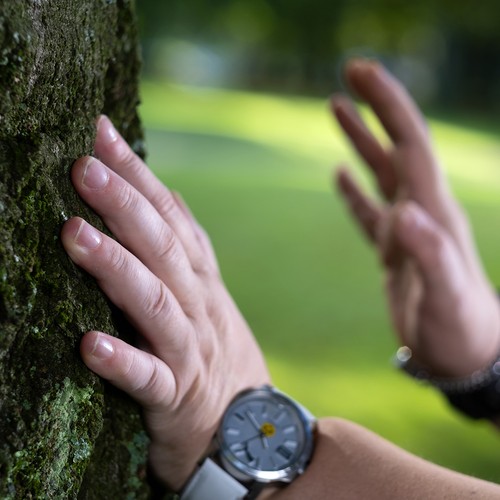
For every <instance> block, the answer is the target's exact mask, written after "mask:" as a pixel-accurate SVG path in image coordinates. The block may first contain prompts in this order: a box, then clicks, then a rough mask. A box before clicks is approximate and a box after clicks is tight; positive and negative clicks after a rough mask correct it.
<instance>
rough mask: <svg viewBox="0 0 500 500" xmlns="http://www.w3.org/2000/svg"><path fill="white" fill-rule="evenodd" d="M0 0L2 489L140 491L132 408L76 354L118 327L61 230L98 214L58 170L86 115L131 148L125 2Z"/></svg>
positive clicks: (129, 19)
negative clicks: (87, 340)
mask: <svg viewBox="0 0 500 500" xmlns="http://www.w3.org/2000/svg"><path fill="white" fill-rule="evenodd" d="M0 6H1V8H0V498H23V499H29V498H145V497H146V496H147V495H148V487H147V485H146V481H145V455H146V447H147V438H146V437H145V434H144V431H143V427H142V423H141V418H140V413H139V410H138V408H137V407H136V405H134V404H133V403H132V402H131V401H130V400H128V399H127V398H125V397H124V396H123V394H121V393H119V392H118V391H116V390H114V389H113V388H111V387H109V386H107V385H104V384H103V383H102V382H101V381H100V380H99V379H98V378H97V377H95V376H94V375H93V374H91V373H90V372H89V371H88V370H87V369H86V367H85V366H84V365H83V364H82V362H81V360H80V357H79V354H78V345H79V340H80V338H81V336H82V334H83V333H84V332H86V331H87V330H89V329H99V330H104V331H107V332H109V333H112V334H115V335H118V332H119V334H120V335H121V336H124V337H125V338H127V335H130V328H129V327H128V326H127V325H126V323H125V322H123V319H122V318H121V316H120V314H119V313H117V312H116V311H115V310H114V309H113V308H111V307H110V305H109V304H108V302H107V300H106V299H105V297H103V295H102V294H101V293H100V292H99V290H98V289H97V287H96V285H95V283H94V282H93V280H92V279H90V278H89V277H88V276H86V275H85V274H84V273H82V272H81V271H80V270H78V269H77V268H75V266H74V265H73V264H72V263H71V262H70V261H69V260H68V258H67V256H66V255H65V253H64V251H63V249H62V247H61V245H60V242H59V232H60V229H61V225H62V223H63V222H64V221H65V220H66V219H67V218H68V217H70V216H72V215H81V216H84V217H85V218H87V219H88V220H90V221H91V222H93V223H95V224H97V225H98V224H99V221H98V220H97V218H96V217H95V216H94V215H93V214H92V213H90V211H89V210H88V208H87V207H85V206H84V205H83V204H82V202H81V201H80V200H79V199H78V197H77V196H76V195H75V193H74V191H73V188H72V187H71V184H70V180H69V170H70V168H71V165H72V163H73V162H74V161H75V160H76V159H77V158H78V157H80V156H83V155H85V154H90V153H92V144H93V140H94V134H95V130H94V129H95V127H94V123H95V118H96V117H97V116H98V115H99V114H100V113H102V112H105V113H107V114H108V115H109V116H110V117H111V118H112V119H113V121H114V122H115V123H116V124H117V126H118V128H120V129H121V131H122V133H123V134H124V136H125V137H126V138H127V140H128V141H129V143H130V144H132V145H133V146H134V148H135V149H136V150H137V151H138V152H139V153H143V139H142V137H143V136H142V132H141V127H140V122H139V119H138V116H137V104H138V102H139V99H138V72H139V58H138V55H137V32H136V26H135V17H134V6H133V2H131V1H129V0H61V1H57V2H55V1H41V0H0ZM127 331H128V333H127Z"/></svg>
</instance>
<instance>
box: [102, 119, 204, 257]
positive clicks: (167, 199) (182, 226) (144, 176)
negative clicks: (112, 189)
mask: <svg viewBox="0 0 500 500" xmlns="http://www.w3.org/2000/svg"><path fill="white" fill-rule="evenodd" d="M94 149H95V153H96V156H97V157H98V158H99V159H100V160H101V161H102V162H103V163H104V164H105V165H107V166H108V167H109V168H110V169H112V170H113V171H114V172H116V173H117V174H118V175H119V176H120V177H122V178H123V179H125V180H126V181H127V182H128V183H130V184H131V185H132V186H134V187H135V189H137V190H138V191H139V192H140V193H141V194H142V195H143V196H144V197H145V198H146V199H147V200H148V201H149V202H150V203H151V204H152V205H153V207H155V209H156V210H157V211H158V213H159V214H160V215H161V217H163V218H164V219H165V221H167V223H168V224H169V226H170V227H171V228H172V229H173V231H174V232H175V234H176V235H177V237H178V238H179V240H180V242H181V243H182V245H183V246H184V248H185V251H186V254H187V255H188V258H189V260H190V261H191V262H192V263H193V265H194V266H196V265H197V264H198V263H199V261H200V259H203V253H202V251H201V249H200V248H199V246H198V240H197V238H196V236H195V234H194V233H193V231H192V227H191V225H190V224H186V220H185V217H184V214H183V213H182V211H181V210H180V209H179V206H178V204H177V203H176V202H175V200H174V198H173V196H172V193H171V192H170V190H169V189H168V188H167V187H166V186H165V185H164V184H163V183H162V182H160V180H159V179H158V178H157V177H156V176H155V175H154V174H153V172H151V170H150V169H149V168H148V167H147V166H146V164H145V163H144V162H143V161H142V160H141V158H139V157H138V156H137V155H136V154H135V153H134V152H133V151H132V149H131V148H130V146H129V145H128V144H127V142H126V141H125V140H124V139H123V138H122V137H121V135H120V134H119V133H118V131H117V130H116V129H115V127H114V126H113V124H112V123H111V120H110V119H109V118H108V117H107V116H104V115H102V116H100V117H99V119H98V121H97V135H96V140H95V145H94Z"/></svg>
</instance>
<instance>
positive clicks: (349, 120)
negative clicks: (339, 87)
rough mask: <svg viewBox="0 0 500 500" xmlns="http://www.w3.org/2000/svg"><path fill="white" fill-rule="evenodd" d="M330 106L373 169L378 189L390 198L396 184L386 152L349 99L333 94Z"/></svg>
mask: <svg viewBox="0 0 500 500" xmlns="http://www.w3.org/2000/svg"><path fill="white" fill-rule="evenodd" d="M331 107H332V111H333V113H334V114H335V116H336V118H337V120H338V122H339V124H340V126H341V127H342V129H343V130H344V132H345V133H346V134H347V136H348V137H349V139H350V140H351V142H352V144H353V145H354V147H355V148H356V150H357V151H358V153H359V154H360V155H361V157H362V158H363V159H364V160H365V161H366V163H367V164H368V165H369V166H370V167H371V169H372V170H373V173H374V174H375V177H376V179H377V183H378V185H379V188H380V191H381V192H382V194H383V195H384V196H385V198H386V199H387V200H392V199H393V198H394V196H395V194H396V190H397V187H398V186H397V177H396V172H395V171H394V168H393V165H392V164H391V160H390V157H389V156H388V154H387V152H386V151H385V149H384V148H383V147H382V146H381V144H380V143H379V141H378V140H377V139H376V138H375V137H374V136H373V134H372V133H371V132H370V131H369V130H368V128H367V126H366V125H365V123H364V122H363V120H362V119H361V117H360V115H359V113H358V112H357V110H356V109H355V107H354V105H353V103H352V102H351V100H350V99H348V98H347V97H345V96H342V95H335V96H333V97H332V99H331Z"/></svg>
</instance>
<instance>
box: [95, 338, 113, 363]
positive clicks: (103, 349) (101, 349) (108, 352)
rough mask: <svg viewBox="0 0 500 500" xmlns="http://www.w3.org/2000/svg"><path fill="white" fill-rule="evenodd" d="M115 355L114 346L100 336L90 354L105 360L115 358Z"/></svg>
mask: <svg viewBox="0 0 500 500" xmlns="http://www.w3.org/2000/svg"><path fill="white" fill-rule="evenodd" d="M114 353H115V350H114V348H113V344H112V343H111V342H110V341H109V340H108V339H106V338H105V337H103V336H102V335H100V334H98V335H97V336H96V339H95V343H94V347H93V348H92V351H91V352H90V354H91V355H92V356H94V358H97V359H100V360H105V359H109V358H110V357H111V356H113V354H114Z"/></svg>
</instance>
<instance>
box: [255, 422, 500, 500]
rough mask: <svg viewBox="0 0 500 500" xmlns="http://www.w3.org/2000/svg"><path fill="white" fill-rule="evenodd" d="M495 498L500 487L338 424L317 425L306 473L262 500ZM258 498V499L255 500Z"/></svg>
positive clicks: (354, 427) (348, 424) (346, 424)
mask: <svg viewBox="0 0 500 500" xmlns="http://www.w3.org/2000/svg"><path fill="white" fill-rule="evenodd" d="M470 497H474V498H477V499H490V498H491V499H496V498H500V486H498V485H495V484H493V483H489V482H486V481H483V480H480V479H476V478H472V477H468V476H465V475H463V474H460V473H457V472H453V471H450V470H447V469H444V468H443V467H440V466H437V465H434V464H432V463H430V462H427V461H425V460H423V459H421V458H418V457H416V456H414V455H411V454H410V453H408V452H406V451H404V450H402V449H401V448H398V447H397V446H395V445H393V444H391V443H389V442H388V441H386V440H384V439H382V438H381V437H379V436H377V435H376V434H374V433H372V432H370V431H368V430H367V429H365V428H363V427H360V426H358V425H356V424H353V423H351V422H347V421H345V420H341V419H322V420H320V421H319V425H318V436H317V445H316V450H315V452H314V456H313V458H312V461H311V463H310V465H309V467H308V469H307V470H306V472H305V473H304V474H303V475H302V476H300V477H299V478H298V479H297V480H296V481H294V482H293V483H292V484H291V485H290V486H287V487H285V488H284V489H282V490H275V491H274V492H268V493H267V494H266V495H265V496H264V495H263V496H262V498H269V499H272V500H280V499H286V500H294V499H303V498H335V500H342V499H346V500H347V499H358V498H366V499H384V500H390V499H401V498H405V499H408V500H411V499H421V498H426V499H430V500H432V499H439V500H442V499H446V498H450V499H452V498H470ZM260 498H261V497H259V499H260Z"/></svg>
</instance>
